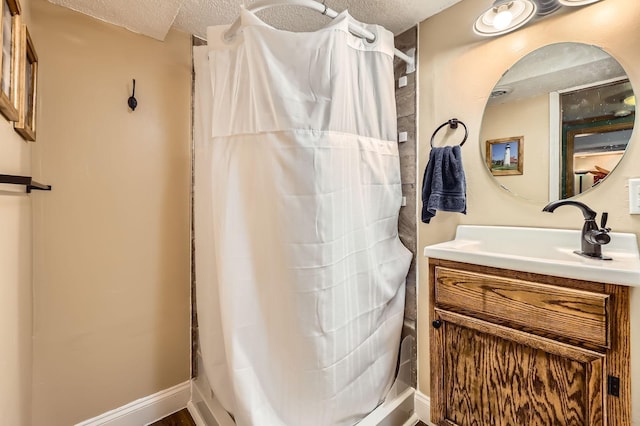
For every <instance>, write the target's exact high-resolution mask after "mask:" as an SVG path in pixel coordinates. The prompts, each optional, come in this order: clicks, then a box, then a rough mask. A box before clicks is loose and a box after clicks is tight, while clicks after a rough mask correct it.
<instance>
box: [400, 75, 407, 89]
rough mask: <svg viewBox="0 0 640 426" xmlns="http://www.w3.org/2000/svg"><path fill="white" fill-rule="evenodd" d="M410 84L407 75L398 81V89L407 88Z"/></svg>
mask: <svg viewBox="0 0 640 426" xmlns="http://www.w3.org/2000/svg"><path fill="white" fill-rule="evenodd" d="M407 84H408V79H407V76H406V75H403V76H402V77H400V78H399V79H398V88H402V87H405V86H406V85H407Z"/></svg>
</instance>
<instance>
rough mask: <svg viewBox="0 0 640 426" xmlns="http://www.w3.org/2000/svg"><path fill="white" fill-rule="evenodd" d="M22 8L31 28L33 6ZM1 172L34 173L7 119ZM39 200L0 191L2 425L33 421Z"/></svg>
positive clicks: (1, 132) (27, 147) (25, 0)
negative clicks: (34, 205)
mask: <svg viewBox="0 0 640 426" xmlns="http://www.w3.org/2000/svg"><path fill="white" fill-rule="evenodd" d="M20 4H21V6H22V17H23V19H24V21H25V22H26V23H27V24H30V23H31V20H30V4H31V2H30V1H29V0H21V1H20ZM0 174H12V175H24V176H30V175H31V144H30V143H27V142H25V141H24V140H23V139H22V138H21V137H20V136H19V135H18V134H17V133H16V132H15V131H14V130H13V123H11V122H8V121H7V120H6V119H5V118H4V117H3V116H0ZM17 189H18V188H17V187H15V189H14V188H11V187H9V186H4V185H2V188H0V191H5V190H6V191H11V192H13V191H15V190H17ZM22 189H24V188H22ZM37 196H38V194H33V195H31V196H28V195H11V194H7V193H4V192H0V343H1V344H0V377H1V378H0V423H2V424H7V425H28V424H30V418H31V361H32V343H31V314H32V303H31V281H32V272H31V264H32V254H31V253H32V248H33V246H32V242H31V235H32V221H31V200H32V197H37Z"/></svg>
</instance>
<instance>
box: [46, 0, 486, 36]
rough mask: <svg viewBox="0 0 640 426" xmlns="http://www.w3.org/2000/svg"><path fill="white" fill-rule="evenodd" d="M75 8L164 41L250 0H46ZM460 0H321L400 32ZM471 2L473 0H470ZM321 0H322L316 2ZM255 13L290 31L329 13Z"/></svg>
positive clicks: (292, 9)
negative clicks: (170, 33)
mask: <svg viewBox="0 0 640 426" xmlns="http://www.w3.org/2000/svg"><path fill="white" fill-rule="evenodd" d="M49 1H50V2H51V3H54V4H58V5H61V6H64V7H67V8H69V9H73V10H75V11H78V12H80V13H84V14H86V15H89V16H93V17H94V18H97V19H100V20H103V21H106V22H109V23H112V24H115V25H118V26H121V27H124V28H127V29H128V30H131V31H133V32H136V33H140V34H144V35H147V36H149V37H153V38H155V39H158V40H163V39H164V37H165V36H166V34H167V32H168V31H169V29H170V28H172V27H173V28H176V29H178V30H181V31H185V32H187V33H190V34H194V35H196V36H198V37H201V38H205V36H206V28H207V26H210V25H223V24H230V23H231V22H233V21H234V20H235V19H236V17H237V16H238V15H239V13H240V6H241V5H244V6H247V7H248V6H250V5H251V4H252V3H254V0H49ZM459 1H460V0H325V3H326V5H327V6H329V7H330V8H331V9H333V10H335V11H337V12H340V11H342V10H344V9H349V13H350V14H351V15H352V16H353V17H355V18H356V19H358V20H359V21H361V22H367V23H372V24H373V23H375V24H380V25H383V26H384V27H386V28H387V29H389V30H390V31H392V32H393V33H396V34H397V33H400V32H402V31H404V30H406V29H408V28H410V27H412V26H414V25H415V24H417V23H418V22H421V21H423V20H425V19H426V18H428V17H429V16H431V15H435V14H436V13H438V12H440V11H441V10H444V9H446V8H448V7H450V6H452V5H454V4H455V3H458V2H459ZM473 1H476V0H473ZM320 2H322V1H320ZM260 16H261V17H262V18H263V19H264V20H265V21H266V22H268V23H269V24H271V25H273V26H275V27H277V28H281V29H286V30H290V31H313V30H315V29H317V28H319V27H322V26H323V25H326V23H327V22H328V20H329V18H327V17H326V16H322V15H321V14H319V13H318V12H315V11H313V10H310V9H307V8H304V7H300V6H286V7H273V8H270V9H268V10H265V11H264V12H260Z"/></svg>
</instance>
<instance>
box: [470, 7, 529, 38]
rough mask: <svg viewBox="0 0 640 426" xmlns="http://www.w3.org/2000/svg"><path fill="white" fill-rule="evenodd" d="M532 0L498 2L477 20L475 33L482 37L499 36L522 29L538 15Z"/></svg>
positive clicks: (474, 28) (474, 26)
mask: <svg viewBox="0 0 640 426" xmlns="http://www.w3.org/2000/svg"><path fill="white" fill-rule="evenodd" d="M536 9H537V5H536V4H535V3H534V2H533V1H531V0H496V1H494V2H493V5H492V6H491V8H489V9H488V10H487V11H485V12H484V13H483V14H482V15H480V16H479V17H478V19H476V22H475V24H474V25H473V31H474V32H475V33H476V34H478V35H481V36H488V37H489V36H497V35H501V34H506V33H508V32H510V31H513V30H515V29H517V28H520V27H521V26H523V25H524V24H526V23H527V22H529V21H530V20H531V19H533V17H534V16H535V15H536Z"/></svg>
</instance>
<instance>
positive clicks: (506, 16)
mask: <svg viewBox="0 0 640 426" xmlns="http://www.w3.org/2000/svg"><path fill="white" fill-rule="evenodd" d="M511 21H513V13H511V12H510V11H509V10H502V11H500V12H498V13H497V14H496V16H495V18H493V26H494V28H495V29H497V30H504V29H505V28H508V27H509V25H510V24H511Z"/></svg>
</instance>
